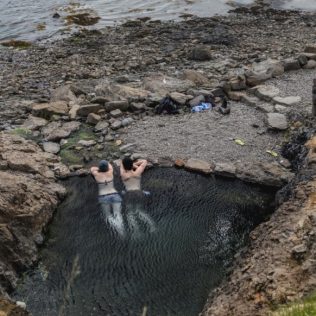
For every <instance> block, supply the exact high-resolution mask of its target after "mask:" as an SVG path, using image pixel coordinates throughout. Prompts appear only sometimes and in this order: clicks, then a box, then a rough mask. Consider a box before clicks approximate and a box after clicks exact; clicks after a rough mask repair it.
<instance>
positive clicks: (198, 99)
mask: <svg viewBox="0 0 316 316" xmlns="http://www.w3.org/2000/svg"><path fill="white" fill-rule="evenodd" d="M204 101H205V97H204V95H199V96H197V97H195V98H194V99H192V100H191V101H190V102H189V104H190V106H191V107H194V106H196V105H199V104H200V103H201V102H204Z"/></svg>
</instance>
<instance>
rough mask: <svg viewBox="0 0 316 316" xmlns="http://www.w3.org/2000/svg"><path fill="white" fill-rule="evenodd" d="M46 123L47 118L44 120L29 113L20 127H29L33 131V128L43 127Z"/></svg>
mask: <svg viewBox="0 0 316 316" xmlns="http://www.w3.org/2000/svg"><path fill="white" fill-rule="evenodd" d="M47 124H48V121H47V120H45V119H43V118H41V117H36V116H33V115H30V116H29V117H28V119H27V120H26V121H25V122H24V123H23V125H22V127H23V128H26V129H29V130H31V131H35V130H38V129H40V128H42V127H44V126H45V125H47Z"/></svg>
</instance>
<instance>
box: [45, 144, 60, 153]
mask: <svg viewBox="0 0 316 316" xmlns="http://www.w3.org/2000/svg"><path fill="white" fill-rule="evenodd" d="M43 149H44V151H46V152H47V153H51V154H58V153H59V151H60V145H59V144H58V143H53V142H44V143H43Z"/></svg>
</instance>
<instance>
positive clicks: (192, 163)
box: [184, 158, 214, 174]
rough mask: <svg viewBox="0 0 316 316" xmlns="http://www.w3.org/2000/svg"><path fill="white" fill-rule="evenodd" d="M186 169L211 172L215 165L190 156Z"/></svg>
mask: <svg viewBox="0 0 316 316" xmlns="http://www.w3.org/2000/svg"><path fill="white" fill-rule="evenodd" d="M184 167H185V169H187V170H192V171H197V172H202V173H206V174H210V173H212V172H213V170H214V165H212V164H210V163H209V162H207V161H204V160H199V159H195V158H190V159H189V160H188V161H187V162H186V163H185V166H184Z"/></svg>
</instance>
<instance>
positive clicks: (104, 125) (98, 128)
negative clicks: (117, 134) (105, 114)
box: [94, 121, 110, 132]
mask: <svg viewBox="0 0 316 316" xmlns="http://www.w3.org/2000/svg"><path fill="white" fill-rule="evenodd" d="M109 126H110V124H109V123H108V122H107V121H100V122H99V123H98V124H97V125H96V126H95V127H94V130H95V132H102V131H103V130H105V129H107V128H108V127H109Z"/></svg>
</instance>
